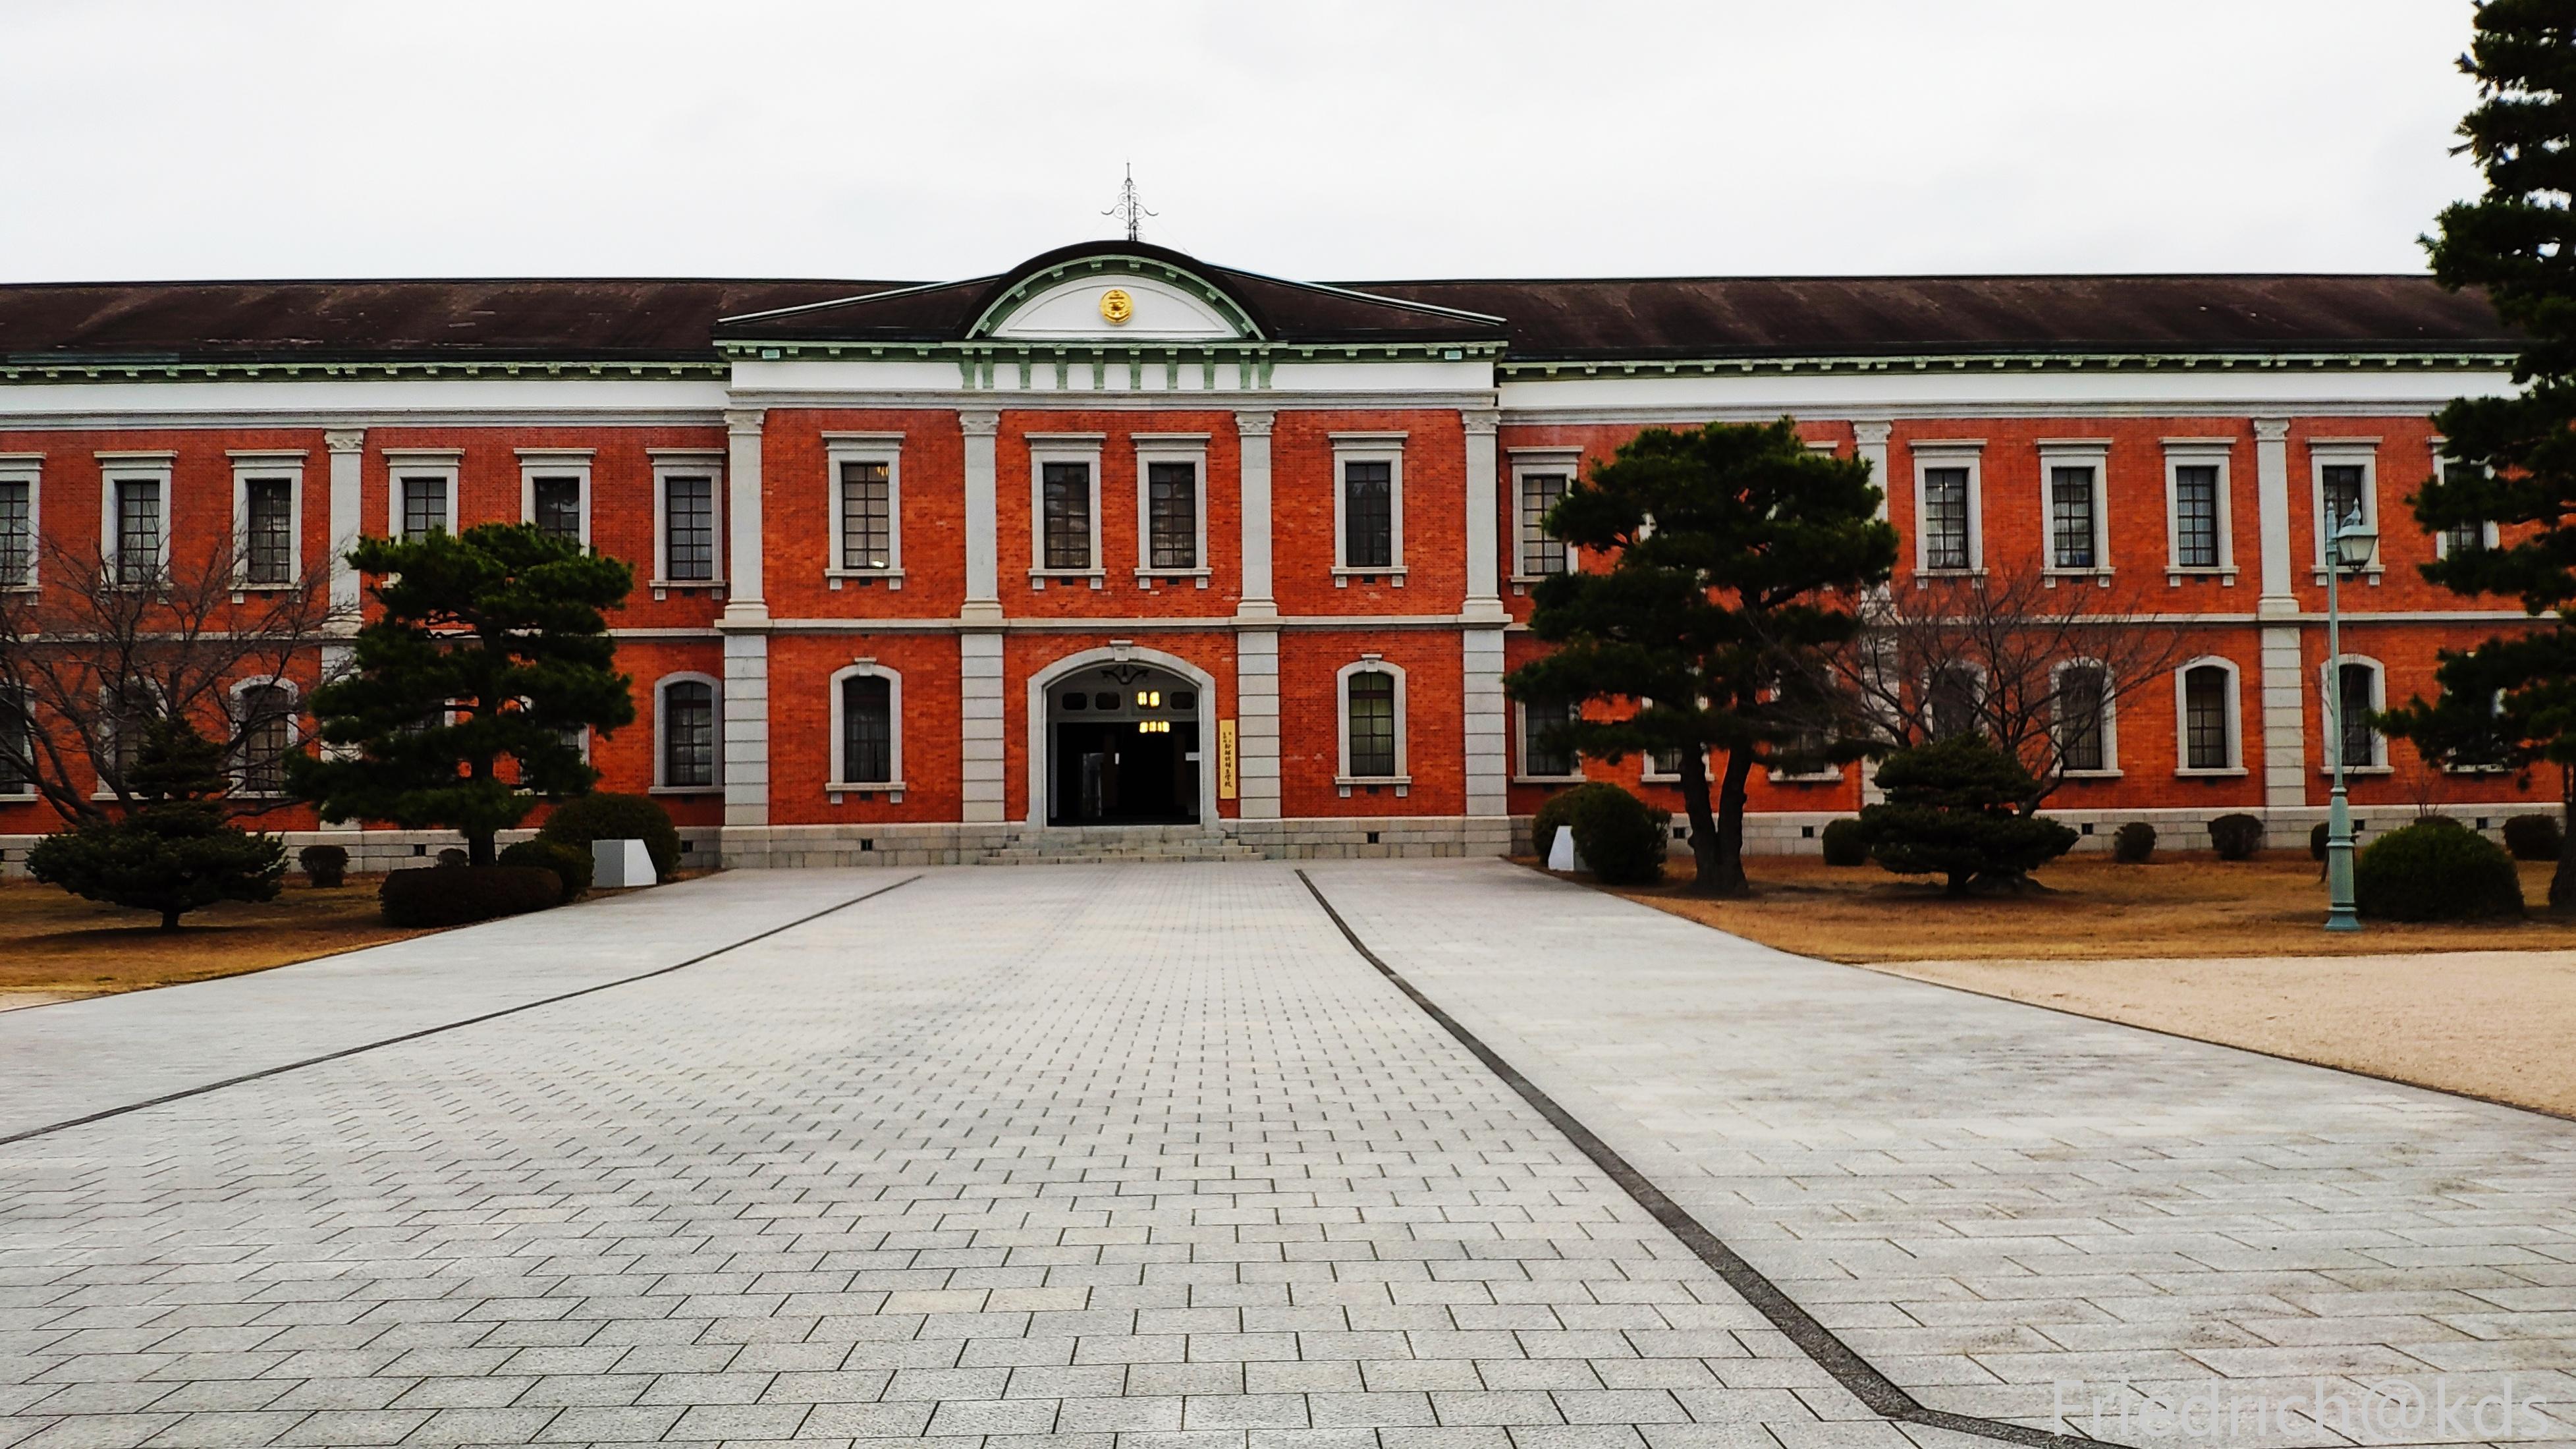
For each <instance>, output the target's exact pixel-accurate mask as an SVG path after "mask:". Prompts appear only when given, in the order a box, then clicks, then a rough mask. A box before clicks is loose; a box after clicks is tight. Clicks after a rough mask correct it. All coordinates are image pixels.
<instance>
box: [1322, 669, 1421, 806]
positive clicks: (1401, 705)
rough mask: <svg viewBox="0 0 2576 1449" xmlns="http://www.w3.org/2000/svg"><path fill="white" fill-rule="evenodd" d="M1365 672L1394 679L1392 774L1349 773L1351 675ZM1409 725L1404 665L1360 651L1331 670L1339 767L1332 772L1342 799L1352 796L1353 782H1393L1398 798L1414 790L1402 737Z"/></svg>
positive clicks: (1382, 783) (1409, 760) (1387, 783)
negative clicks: (1389, 676) (1393, 762)
mask: <svg viewBox="0 0 2576 1449" xmlns="http://www.w3.org/2000/svg"><path fill="white" fill-rule="evenodd" d="M1364 671H1373V672H1375V673H1379V674H1388V675H1393V676H1394V678H1395V773H1394V774H1392V775H1355V774H1353V773H1351V676H1352V675H1354V674H1359V673H1362V672H1364ZM1410 728H1411V716H1410V715H1409V714H1408V713H1407V712H1406V709H1405V678H1404V666H1403V665H1401V664H1397V663H1395V662H1394V661H1392V660H1390V659H1388V658H1387V657H1386V656H1385V655H1383V654H1363V655H1361V656H1360V657H1359V658H1357V659H1354V660H1352V661H1351V662H1350V663H1348V664H1345V665H1343V666H1342V667H1341V668H1339V669H1337V670H1335V671H1333V733H1334V735H1335V736H1336V738H1337V739H1338V740H1339V742H1340V746H1341V754H1340V756H1339V757H1338V758H1339V760H1340V768H1339V769H1337V770H1335V771H1334V772H1333V784H1334V785H1335V787H1337V788H1338V789H1339V791H1340V793H1341V798H1343V799H1345V800H1347V799H1349V798H1351V787H1352V786H1354V785H1378V786H1385V785H1393V786H1394V787H1395V796H1396V798H1397V799H1399V800H1401V799H1403V798H1405V797H1406V796H1408V795H1410V794H1411V793H1413V773H1412V760H1411V757H1410V756H1409V755H1408V754H1407V752H1406V750H1405V736H1406V735H1407V734H1408V733H1409V732H1410Z"/></svg>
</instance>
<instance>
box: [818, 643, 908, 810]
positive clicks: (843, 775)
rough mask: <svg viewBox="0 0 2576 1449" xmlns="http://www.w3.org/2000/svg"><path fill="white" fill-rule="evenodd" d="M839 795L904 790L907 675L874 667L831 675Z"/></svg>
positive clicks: (834, 765)
mask: <svg viewBox="0 0 2576 1449" xmlns="http://www.w3.org/2000/svg"><path fill="white" fill-rule="evenodd" d="M832 750H833V756H832V784H831V788H833V789H835V790H842V789H850V790H899V789H902V788H903V676H902V675H900V674H897V673H896V672H895V671H893V670H891V669H884V668H880V667H878V666H877V665H876V664H874V663H873V662H866V661H863V662H860V663H857V664H853V665H851V666H850V667H849V668H847V669H844V670H842V671H841V672H839V673H838V674H835V675H833V676H832Z"/></svg>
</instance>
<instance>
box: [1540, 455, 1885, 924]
mask: <svg viewBox="0 0 2576 1449" xmlns="http://www.w3.org/2000/svg"><path fill="white" fill-rule="evenodd" d="M1879 499H1880V494H1879V490H1878V486H1877V485H1876V484H1874V483H1872V482H1871V481H1870V476H1869V464H1868V463H1866V462H1864V461H1862V460H1859V459H1853V458H1833V457H1827V456H1824V455H1822V454H1819V453H1816V452H1814V451H1812V450H1810V449H1809V448H1808V447H1807V445H1806V444H1805V442H1803V441H1802V440H1801V439H1800V438H1799V437H1798V432H1797V429H1796V427H1794V426H1793V425H1792V424H1791V423H1790V422H1789V420H1788V419H1786V418H1783V419H1781V420H1780V421H1778V422H1776V423H1769V424H1719V423H1712V424H1710V425H1709V426H1708V427H1705V428H1702V429H1700V430H1698V431H1696V432H1686V433H1685V432H1674V431H1672V430H1670V429H1666V428H1648V429H1646V430H1645V431H1644V432H1641V433H1639V434H1638V435H1637V436H1636V437H1634V438H1632V439H1630V440H1629V441H1628V442H1626V443H1625V444H1623V445H1621V447H1620V449H1619V451H1618V454H1617V456H1615V457H1613V458H1612V459H1611V460H1610V461H1609V462H1607V463H1603V464H1601V465H1599V466H1597V467H1596V468H1595V469H1594V470H1593V473H1592V477H1591V478H1590V479H1589V480H1584V481H1578V482H1576V483H1575V484H1574V485H1573V486H1572V487H1570V488H1568V489H1567V490H1566V494H1565V497H1564V499H1563V500H1562V501H1561V502H1559V503H1558V504H1557V506H1556V507H1555V508H1554V509H1553V510H1551V511H1550V512H1549V514H1548V519H1547V526H1548V529H1549V531H1550V532H1552V533H1554V534H1555V535H1556V536H1557V537H1558V538H1561V539H1564V540H1565V541H1566V542H1567V543H1569V544H1573V545H1575V546H1576V547H1579V548H1581V549H1583V550H1585V551H1586V552H1588V553H1591V554H1594V555H1597V556H1600V557H1603V558H1606V559H1607V560H1608V561H1609V567H1608V568H1606V569H1604V570H1601V571H1598V572H1582V571H1569V572H1567V573H1563V574H1558V575H1556V576H1554V577H1551V578H1549V579H1546V580H1544V581H1542V582H1541V583H1540V584H1539V585H1538V586H1537V588H1536V589H1535V590H1534V598H1535V601H1536V605H1537V607H1536V608H1535V609H1534V610H1533V611H1532V613H1531V616H1530V630H1531V632H1532V633H1534V634H1536V635H1537V636H1538V637H1539V638H1541V639H1543V640H1545V641H1547V642H1548V643H1550V644H1552V645H1554V646H1556V647H1555V649H1554V650H1553V651H1552V652H1550V653H1549V654H1548V655H1546V656H1545V657H1543V658H1541V659H1538V660H1535V661H1533V662H1531V663H1529V664H1526V665H1524V666H1522V667H1521V668H1519V669H1517V670H1515V671H1513V673H1512V675H1511V677H1510V678H1509V680H1507V681H1506V683H1507V684H1508V685H1509V687H1510V688H1511V690H1512V692H1513V693H1514V694H1515V695H1517V696H1519V697H1521V698H1523V699H1536V698H1547V699H1557V700H1567V701H1576V702H1580V701H1590V700H1605V701H1612V702H1613V703H1614V708H1616V709H1621V710H1625V711H1626V712H1625V713H1623V714H1621V715H1620V717H1619V718H1616V719H1610V718H1601V719H1593V718H1578V719H1575V720H1573V721H1570V722H1568V723H1567V724H1565V725H1563V726H1559V727H1557V729H1556V730H1555V733H1556V734H1557V735H1558V736H1560V737H1561V738H1560V739H1558V740H1554V741H1550V743H1561V744H1564V745H1568V746H1571V747H1572V748H1574V749H1576V750H1578V751H1580V752H1581V753H1583V754H1586V755H1591V756H1595V757H1598V758H1604V759H1611V760H1616V759H1618V758H1620V757H1621V756H1622V755H1624V754H1627V753H1629V752H1632V751H1668V752H1672V753H1674V754H1677V755H1678V756H1679V758H1680V765H1681V769H1680V777H1681V793H1682V802H1683V805H1684V807H1685V808H1686V809H1687V811H1688V813H1689V816H1690V822H1691V853H1692V855H1693V857H1694V859H1695V861H1696V864H1697V869H1698V878H1697V880H1696V882H1695V883H1694V886H1693V889H1694V890H1696V891H1698V892H1700V893H1703V894H1709V895H1741V894H1743V893H1744V891H1745V890H1746V889H1747V886H1746V882H1745V878H1744V804H1745V782H1746V781H1747V780H1748V779H1749V778H1750V777H1751V775H1752V772H1753V767H1754V766H1755V765H1757V764H1766V763H1767V764H1773V765H1780V766H1785V767H1790V768H1800V767H1806V768H1812V767H1814V766H1816V765H1819V764H1824V763H1828V762H1830V761H1832V760H1835V759H1848V758H1854V757H1856V756H1857V755H1858V754H1859V753H1860V750H1861V748H1862V746H1861V744H1860V742H1858V741H1856V740H1847V739H1845V738H1843V737H1842V735H1841V734H1840V733H1839V732H1837V731H1835V730H1834V729H1832V728H1831V727H1830V721H1831V719H1832V717H1833V706H1832V703H1831V699H1832V694H1833V691H1832V689H1831V687H1830V684H1829V682H1828V671H1827V670H1826V669H1825V667H1824V664H1823V656H1824V654H1825V651H1827V650H1830V649H1831V648H1833V647H1834V646H1836V645H1838V644H1841V643H1843V642H1845V641H1847V640H1849V639H1850V638H1851V637H1852V636H1853V634H1854V633H1855V632H1856V631H1857V629H1858V628H1859V620H1858V618H1857V617H1856V616H1855V615H1854V613H1853V612H1852V609H1851V607H1850V605H1851V603H1852V601H1853V600H1854V599H1855V598H1856V597H1858V595H1859V594H1860V592H1861V591H1862V590H1864V589H1866V588H1868V587H1870V586H1871V585H1874V584H1878V583H1882V582H1884V581H1885V580H1886V579H1887V577H1888V575H1889V573H1890V572H1891V571H1892V570H1893V569H1894V568H1895V566H1896V530H1895V529H1893V528H1891V527H1890V526H1888V524H1887V523H1886V522H1885V521H1884V520H1883V519H1881V518H1879V517H1878V507H1879ZM1711 750H1714V751H1716V752H1718V753H1719V754H1722V755H1724V756H1725V765H1724V767H1723V770H1722V772H1721V774H1720V776H1719V778H1718V780H1717V782H1716V796H1715V799H1714V801H1712V800H1711V796H1710V785H1711V781H1710V779H1709V774H1708V769H1707V765H1706V762H1705V758H1704V757H1705V755H1706V753H1707V752H1708V751H1711Z"/></svg>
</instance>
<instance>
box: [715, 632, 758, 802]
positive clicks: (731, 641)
mask: <svg viewBox="0 0 2576 1449" xmlns="http://www.w3.org/2000/svg"><path fill="white" fill-rule="evenodd" d="M724 802H725V824H727V825H729V826H730V825H767V824H768V823H769V636H768V635H767V634H763V633H757V632H751V633H729V634H727V635H725V636H724Z"/></svg>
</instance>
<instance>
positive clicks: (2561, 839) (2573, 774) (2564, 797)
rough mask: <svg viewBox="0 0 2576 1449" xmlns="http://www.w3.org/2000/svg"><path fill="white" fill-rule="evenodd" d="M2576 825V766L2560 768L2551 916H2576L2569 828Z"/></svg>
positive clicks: (2575, 844) (2574, 844) (2575, 864)
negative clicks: (2556, 858)
mask: <svg viewBox="0 0 2576 1449" xmlns="http://www.w3.org/2000/svg"><path fill="white" fill-rule="evenodd" d="M2570 825H2576V766H2569V765H2561V766H2559V767H2558V869H2556V870H2554V871H2551V872H2550V873H2549V914H2551V915H2553V916H2576V840H2570V839H2568V838H2567V828H2568V827H2569V826H2570Z"/></svg>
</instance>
